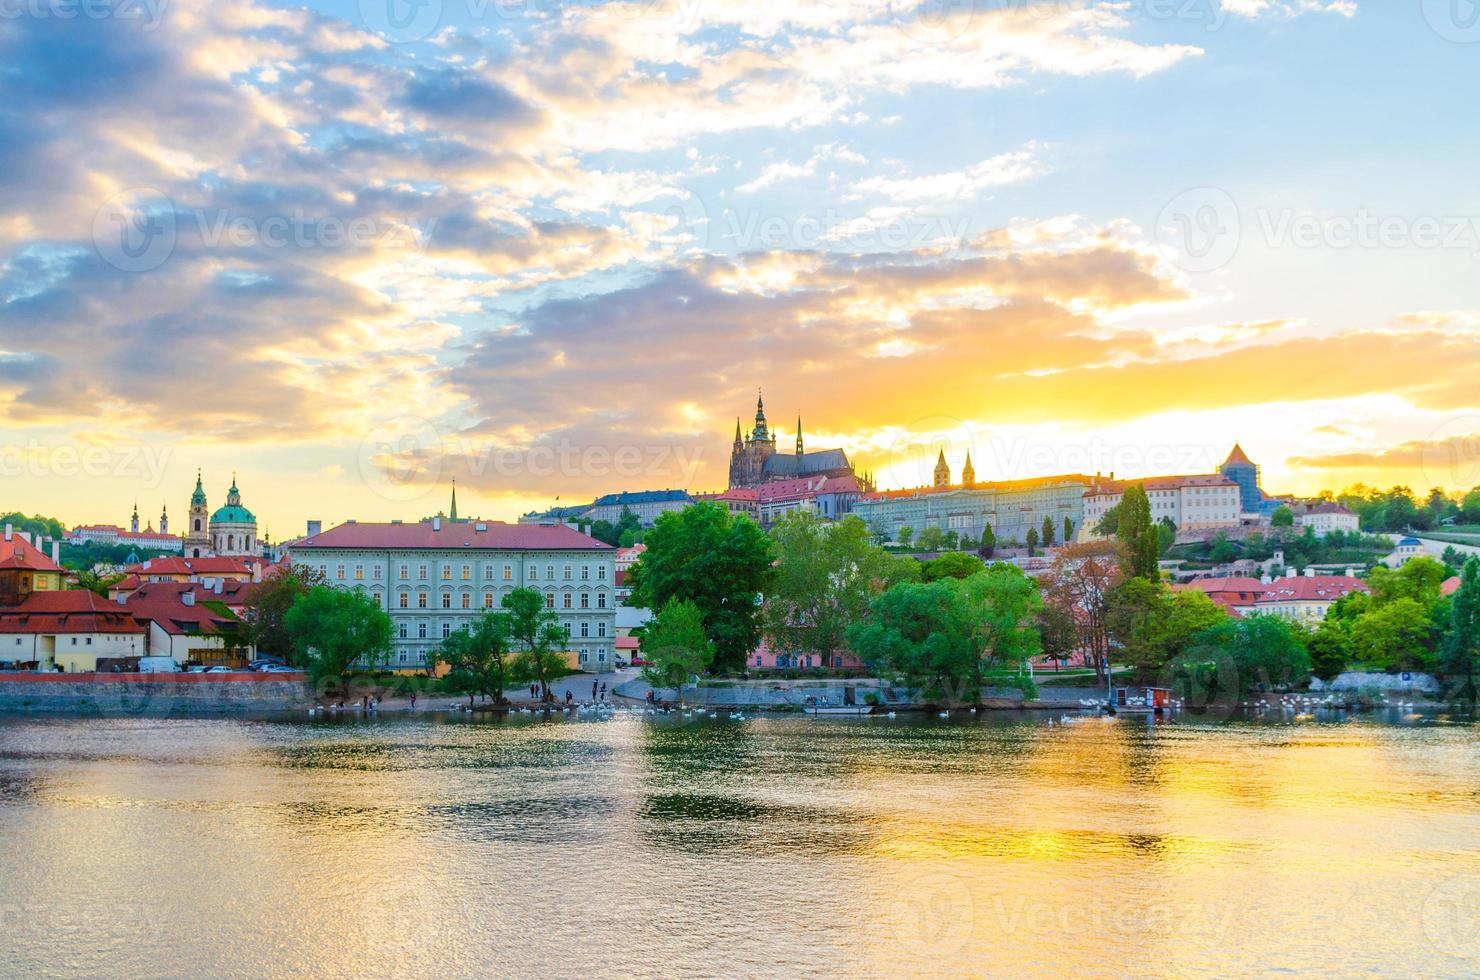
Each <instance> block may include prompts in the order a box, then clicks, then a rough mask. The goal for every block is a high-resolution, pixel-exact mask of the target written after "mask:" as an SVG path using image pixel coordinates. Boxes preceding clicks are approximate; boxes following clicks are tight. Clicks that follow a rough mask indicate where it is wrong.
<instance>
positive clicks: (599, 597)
mask: <svg viewBox="0 0 1480 980" xmlns="http://www.w3.org/2000/svg"><path fill="white" fill-rule="evenodd" d="M596 608H597V609H605V608H606V593H605V592H598V593H596Z"/></svg>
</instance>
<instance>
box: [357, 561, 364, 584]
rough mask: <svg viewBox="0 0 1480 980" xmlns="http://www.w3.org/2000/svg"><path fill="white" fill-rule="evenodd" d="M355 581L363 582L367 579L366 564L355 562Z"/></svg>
mask: <svg viewBox="0 0 1480 980" xmlns="http://www.w3.org/2000/svg"><path fill="white" fill-rule="evenodd" d="M355 581H356V582H363V581H365V566H364V565H361V564H358V563H356V564H355Z"/></svg>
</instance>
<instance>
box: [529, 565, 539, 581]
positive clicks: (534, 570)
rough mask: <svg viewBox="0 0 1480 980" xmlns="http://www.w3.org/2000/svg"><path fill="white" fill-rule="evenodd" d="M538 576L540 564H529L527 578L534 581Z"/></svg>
mask: <svg viewBox="0 0 1480 980" xmlns="http://www.w3.org/2000/svg"><path fill="white" fill-rule="evenodd" d="M539 577H540V566H538V565H530V566H529V580H530V581H531V582H533V581H536V580H537V579H538V578H539Z"/></svg>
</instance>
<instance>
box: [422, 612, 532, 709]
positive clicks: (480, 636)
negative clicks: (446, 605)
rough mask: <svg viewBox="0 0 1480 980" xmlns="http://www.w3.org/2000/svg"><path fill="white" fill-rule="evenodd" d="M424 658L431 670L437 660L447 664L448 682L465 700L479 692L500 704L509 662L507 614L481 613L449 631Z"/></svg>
mask: <svg viewBox="0 0 1480 980" xmlns="http://www.w3.org/2000/svg"><path fill="white" fill-rule="evenodd" d="M428 660H429V663H428V665H427V666H428V670H429V672H432V673H435V668H436V665H437V664H438V663H439V662H440V663H444V664H446V665H447V675H446V681H447V683H448V685H449V686H450V687H452V688H453V689H454V690H458V691H462V692H464V693H465V694H467V696H468V704H472V703H473V701H474V699H475V698H476V697H477V696H478V695H480V694H481V695H483V696H484V697H487V698H489V699H491V700H492V701H493V703H494V704H501V703H502V702H503V700H504V688H505V687H506V686H507V684H508V682H509V675H510V667H511V666H512V661H511V658H510V656H509V618H508V616H506V615H505V614H503V613H496V612H487V613H484V614H483V615H481V616H479V617H478V618H477V619H476V620H474V621H473V622H472V623H471V624H469V625H466V626H462V627H459V628H458V629H457V630H455V631H453V633H452V635H451V636H448V637H447V638H446V639H444V640H443V641H442V644H441V646H439V647H438V648H437V650H436V651H435V652H434V653H433V654H432V655H431V657H429V658H428Z"/></svg>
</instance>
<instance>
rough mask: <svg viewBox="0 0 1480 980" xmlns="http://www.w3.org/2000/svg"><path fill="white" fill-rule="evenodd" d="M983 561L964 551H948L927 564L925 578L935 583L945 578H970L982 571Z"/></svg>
mask: <svg viewBox="0 0 1480 980" xmlns="http://www.w3.org/2000/svg"><path fill="white" fill-rule="evenodd" d="M982 568H983V566H982V560H981V559H980V558H978V557H976V556H975V555H972V554H967V553H966V552H964V551H948V552H946V553H945V554H943V555H941V556H940V557H939V558H932V559H930V560H929V561H927V562H926V563H925V567H924V569H923V570H922V571H923V573H924V574H923V578H924V580H925V581H927V582H934V581H937V580H939V579H943V578H969V577H971V576H972V575H975V574H976V573H978V572H980V571H981V570H982Z"/></svg>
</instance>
